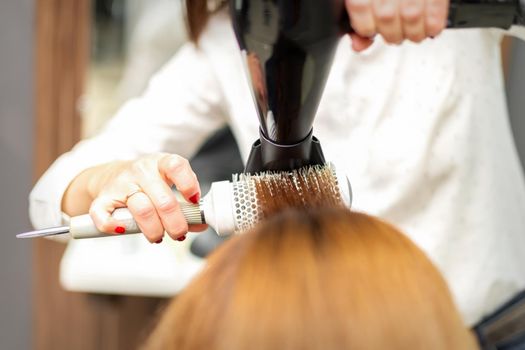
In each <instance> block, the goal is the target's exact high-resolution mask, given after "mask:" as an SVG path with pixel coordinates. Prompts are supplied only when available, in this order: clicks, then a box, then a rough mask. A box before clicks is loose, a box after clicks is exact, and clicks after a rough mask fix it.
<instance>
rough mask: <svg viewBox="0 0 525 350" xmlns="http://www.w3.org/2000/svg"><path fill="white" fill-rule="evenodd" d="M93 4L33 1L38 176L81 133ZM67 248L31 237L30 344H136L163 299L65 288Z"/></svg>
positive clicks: (51, 348)
mask: <svg viewBox="0 0 525 350" xmlns="http://www.w3.org/2000/svg"><path fill="white" fill-rule="evenodd" d="M90 8H91V4H90V0H73V1H71V0H37V1H36V13H35V39H36V40H35V42H36V47H35V74H36V84H35V87H36V88H35V90H36V91H35V95H36V96H35V97H36V98H35V101H36V103H35V106H36V109H35V126H36V132H35V135H36V139H35V151H34V154H35V159H34V177H35V180H36V179H38V177H40V175H41V174H42V173H43V172H44V171H45V170H46V169H47V167H48V166H49V165H50V164H51V163H52V162H53V161H54V160H55V159H56V158H57V156H59V155H60V154H62V153H63V152H65V151H67V150H69V149H70V148H71V147H72V146H73V145H74V144H75V142H77V141H78V139H79V137H80V129H81V116H80V113H79V110H78V108H77V106H78V101H79V98H80V97H81V95H82V91H83V88H84V81H85V73H86V72H87V64H88V58H89V47H90V43H89V29H90V20H91V18H90ZM64 249H65V245H63V244H61V243H57V242H53V241H49V240H35V241H34V246H33V252H34V253H33V276H34V277H33V310H34V311H33V322H34V323H33V332H34V333H33V348H35V349H39V350H56V349H58V350H61V349H80V350H81V349H87V350H91V349H97V350H99V349H101V350H104V349H108V350H109V349H111V350H112V349H133V348H136V346H137V344H138V343H139V342H140V341H141V339H142V338H143V337H144V335H145V331H147V326H148V325H150V324H151V323H152V320H153V319H154V317H155V315H156V310H157V309H158V308H159V305H161V304H162V303H163V302H164V301H165V300H163V299H157V298H140V297H124V296H108V295H93V294H85V293H70V292H66V291H64V290H63V289H62V288H61V287H60V284H59V280H58V271H59V264H60V259H61V257H62V254H63V252H64Z"/></svg>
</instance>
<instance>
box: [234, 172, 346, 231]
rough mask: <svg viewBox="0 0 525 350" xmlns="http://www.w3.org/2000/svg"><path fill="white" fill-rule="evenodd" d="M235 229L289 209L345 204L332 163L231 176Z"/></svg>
mask: <svg viewBox="0 0 525 350" xmlns="http://www.w3.org/2000/svg"><path fill="white" fill-rule="evenodd" d="M233 183H234V202H235V207H236V221H237V227H238V231H244V230H246V229H249V228H251V227H252V226H253V225H254V224H255V223H257V222H258V221H260V220H262V219H264V218H267V217H269V216H271V215H274V214H276V213H278V212H281V211H282V210H285V209H289V208H300V209H310V208H318V207H327V206H344V203H343V200H342V198H341V193H340V191H339V184H338V182H337V177H336V175H335V169H334V168H333V167H332V165H330V164H327V165H316V166H308V167H304V168H301V169H298V170H293V171H286V172H264V173H258V174H255V175H248V174H239V175H236V176H234V178H233Z"/></svg>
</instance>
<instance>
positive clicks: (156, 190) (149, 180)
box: [131, 176, 188, 239]
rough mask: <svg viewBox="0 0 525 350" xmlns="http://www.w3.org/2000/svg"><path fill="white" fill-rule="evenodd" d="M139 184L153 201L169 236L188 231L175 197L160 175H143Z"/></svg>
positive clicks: (179, 234)
mask: <svg viewBox="0 0 525 350" xmlns="http://www.w3.org/2000/svg"><path fill="white" fill-rule="evenodd" d="M139 184H140V186H141V187H142V189H143V191H144V192H145V193H146V194H147V196H148V198H149V199H150V201H151V203H153V206H154V208H155V211H156V212H157V215H158V217H159V218H160V221H161V223H162V226H163V227H164V229H165V230H166V232H167V233H168V234H169V235H170V237H172V238H174V239H177V238H178V237H180V236H183V235H185V234H186V233H187V232H188V224H187V223H186V219H185V218H184V215H182V211H181V209H180V205H179V202H178V201H177V197H176V196H175V194H174V193H173V191H172V190H171V188H170V187H169V186H168V184H167V183H166V182H165V181H164V180H163V179H162V178H161V177H160V176H157V177H155V176H151V177H143V178H142V179H139ZM133 197H134V196H133ZM131 198H132V197H131Z"/></svg>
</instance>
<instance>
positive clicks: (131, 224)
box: [69, 202, 204, 239]
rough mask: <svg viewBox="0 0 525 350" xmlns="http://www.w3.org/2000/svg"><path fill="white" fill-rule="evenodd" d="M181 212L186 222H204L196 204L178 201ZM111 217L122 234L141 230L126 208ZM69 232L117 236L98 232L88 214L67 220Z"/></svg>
mask: <svg viewBox="0 0 525 350" xmlns="http://www.w3.org/2000/svg"><path fill="white" fill-rule="evenodd" d="M180 206H181V209H182V214H183V215H184V218H185V219H186V222H187V223H188V224H202V223H204V222H203V220H202V217H201V215H200V207H199V205H198V204H190V203H185V202H184V203H180ZM112 216H113V218H115V219H116V220H118V221H119V223H121V224H122V225H123V226H124V227H125V229H126V231H125V232H124V233H123V234H131V233H140V232H141V230H140V228H139V226H138V225H137V222H136V221H135V219H134V218H133V215H131V212H130V211H129V210H128V209H127V208H118V209H115V211H114V212H113V214H112ZM69 232H70V234H71V236H72V237H73V238H75V239H80V238H97V237H108V236H118V235H119V234H117V233H111V234H109V233H104V232H100V231H99V230H98V229H97V227H96V226H95V224H94V223H93V220H92V219H91V216H89V214H85V215H79V216H74V217H72V218H71V219H70V222H69Z"/></svg>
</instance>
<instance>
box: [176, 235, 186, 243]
mask: <svg viewBox="0 0 525 350" xmlns="http://www.w3.org/2000/svg"><path fill="white" fill-rule="evenodd" d="M185 239H186V235H184V236H180V237H178V238H177V241H179V242H182V241H184V240H185Z"/></svg>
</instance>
